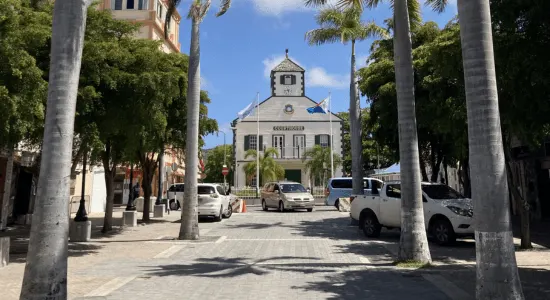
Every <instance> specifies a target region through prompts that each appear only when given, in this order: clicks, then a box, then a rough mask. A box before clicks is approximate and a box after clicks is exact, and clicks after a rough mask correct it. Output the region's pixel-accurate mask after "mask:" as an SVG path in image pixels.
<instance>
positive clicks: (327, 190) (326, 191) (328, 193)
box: [325, 188, 330, 197]
mask: <svg viewBox="0 0 550 300" xmlns="http://www.w3.org/2000/svg"><path fill="white" fill-rule="evenodd" d="M329 195H330V190H329V189H328V188H326V189H325V196H327V197H328V196H329Z"/></svg>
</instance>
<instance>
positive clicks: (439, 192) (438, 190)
mask: <svg viewBox="0 0 550 300" xmlns="http://www.w3.org/2000/svg"><path fill="white" fill-rule="evenodd" d="M422 190H423V191H424V193H426V195H428V197H430V198H432V199H434V200H447V199H462V198H464V196H462V195H461V194H460V193H459V192H457V191H455V190H453V189H452V188H451V187H450V186H447V185H443V184H430V185H422Z"/></svg>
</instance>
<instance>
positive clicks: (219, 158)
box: [205, 145, 233, 184]
mask: <svg viewBox="0 0 550 300" xmlns="http://www.w3.org/2000/svg"><path fill="white" fill-rule="evenodd" d="M224 154H225V155H226V157H225V164H226V165H227V168H228V169H229V174H228V175H227V177H226V179H227V182H228V183H229V184H231V183H232V182H233V146H231V145H225V146H224V145H221V146H217V147H215V148H214V149H212V150H210V152H208V158H207V160H206V166H205V173H206V178H205V180H206V182H218V183H220V182H223V175H222V167H223V163H224V157H223V156H224Z"/></svg>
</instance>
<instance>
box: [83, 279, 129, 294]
mask: <svg viewBox="0 0 550 300" xmlns="http://www.w3.org/2000/svg"><path fill="white" fill-rule="evenodd" d="M136 277H137V276H131V277H116V278H113V279H112V280H110V281H108V282H106V283H105V284H103V285H102V286H100V287H98V288H97V289H95V290H93V291H91V292H89V293H88V294H86V295H84V297H102V296H103V297H104V296H107V295H109V294H110V293H112V292H114V291H115V290H117V289H119V288H121V287H122V286H124V285H125V284H127V283H129V282H130V281H132V280H134V279H136Z"/></svg>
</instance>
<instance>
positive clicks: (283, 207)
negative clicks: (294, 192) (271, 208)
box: [279, 201, 285, 212]
mask: <svg viewBox="0 0 550 300" xmlns="http://www.w3.org/2000/svg"><path fill="white" fill-rule="evenodd" d="M279 211H280V212H285V204H284V203H283V201H279Z"/></svg>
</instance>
